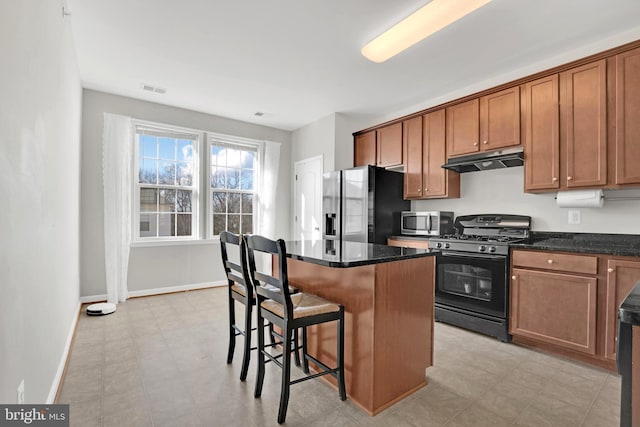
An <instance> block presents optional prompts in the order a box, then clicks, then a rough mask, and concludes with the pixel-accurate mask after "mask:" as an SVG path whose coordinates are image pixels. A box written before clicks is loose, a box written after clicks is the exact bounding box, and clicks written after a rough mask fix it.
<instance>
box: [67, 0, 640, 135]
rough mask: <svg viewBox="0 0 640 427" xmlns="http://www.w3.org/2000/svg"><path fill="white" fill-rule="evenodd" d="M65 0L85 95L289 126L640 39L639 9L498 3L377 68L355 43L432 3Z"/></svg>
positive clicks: (614, 2) (392, 104)
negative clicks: (622, 37) (624, 37)
mask: <svg viewBox="0 0 640 427" xmlns="http://www.w3.org/2000/svg"><path fill="white" fill-rule="evenodd" d="M67 1H68V3H70V8H71V13H72V15H71V22H72V28H73V33H74V36H75V39H76V46H77V54H78V62H79V67H80V74H81V78H82V82H83V86H84V87H86V88H90V89H95V90H100V91H104V92H109V93H115V94H118V95H123V96H128V97H133V98H139V99H144V100H148V101H153V102H158V103H162V104H167V105H172V106H177V107H182V108H187V109H192V110H196V111H201V112H206V113H210V114H215V115H219V116H223V117H229V118H233V119H237V120H242V121H246V122H252V123H258V124H263V125H266V126H271V127H275V128H279V129H285V130H293V129H297V128H299V127H301V126H304V125H306V124H309V123H311V122H314V121H316V120H318V119H319V118H322V117H325V116H327V115H329V114H331V113H334V112H341V113H351V114H362V115H375V116H382V115H385V114H389V113H392V112H394V111H401V110H402V109H406V108H408V107H409V106H412V105H418V104H420V103H421V102H424V101H425V100H435V99H438V98H442V97H443V96H446V95H447V94H450V93H453V92H455V91H456V90H459V89H460V88H463V87H472V86H473V85H474V84H478V83H480V82H485V81H489V80H491V79H492V78H494V77H495V76H496V75H508V74H509V71H511V70H518V69H523V68H525V67H526V66H527V65H529V64H532V63H536V62H540V61H543V60H545V59H546V58H550V57H553V56H558V55H562V54H563V53H566V52H568V51H571V50H574V49H577V48H579V47H581V46H584V45H586V44H593V43H597V42H598V41H599V40H602V39H607V38H611V37H614V36H616V35H617V34H630V33H633V34H636V33H637V34H640V31H638V29H640V24H639V21H638V16H640V1H638V0H493V1H492V2H491V3H489V4H488V5H487V6H485V7H483V8H481V9H479V10H477V11H476V12H474V13H472V14H470V15H468V16H466V17H465V18H462V19H461V20H459V21H458V22H456V23H454V24H452V25H451V26H449V27H447V28H445V29H443V30H441V31H440V32H438V33H436V34H434V35H433V36H431V37H429V38H427V39H425V40H423V41H422V42H420V43H418V44H417V45H415V46H413V47H411V48H409V49H408V50H406V51H405V52H402V53H400V54H399V55H397V56H396V57H394V58H391V59H390V60H388V61H387V62H385V63H382V64H375V63H372V62H369V61H368V60H367V59H365V58H364V57H363V56H362V55H361V54H360V48H361V47H362V46H363V45H364V44H365V43H367V42H368V41H370V40H371V39H372V38H374V37H376V36H377V35H379V34H380V33H381V32H382V31H384V30H385V29H387V28H388V27H390V26H391V25H393V24H395V23H396V22H398V21H399V20H401V19H402V18H404V17H405V16H406V15H408V14H409V13H411V12H413V11H414V10H416V9H418V8H419V7H421V6H422V5H424V4H426V3H427V2H428V1H426V0H394V1H389V0H348V1H344V0H322V1H304V0H302V1H301V0H271V1H266V0H262V1H252V0H249V1H234V0H227V1H220V0H182V1H180V2H177V1H168V0H133V1H132V0H109V1H104V0H67ZM639 38H640V36H639ZM143 83H144V84H150V85H154V86H158V87H161V88H165V89H166V93H165V94H163V95H162V94H158V93H150V92H145V91H143V90H142V88H141V87H142V84H143ZM256 112H261V113H264V115H263V116H262V117H258V116H256V115H254V114H255V113H256Z"/></svg>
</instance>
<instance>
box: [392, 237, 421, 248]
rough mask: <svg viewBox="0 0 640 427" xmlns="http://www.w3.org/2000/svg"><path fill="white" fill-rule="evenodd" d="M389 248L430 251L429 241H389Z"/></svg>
mask: <svg viewBox="0 0 640 427" xmlns="http://www.w3.org/2000/svg"><path fill="white" fill-rule="evenodd" d="M387 246H398V247H401V248H416V249H429V240H428V239H424V240H415V239H387Z"/></svg>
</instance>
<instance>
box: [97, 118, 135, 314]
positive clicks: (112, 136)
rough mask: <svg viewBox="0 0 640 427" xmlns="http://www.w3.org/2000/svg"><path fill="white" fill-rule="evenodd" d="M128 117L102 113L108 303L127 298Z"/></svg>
mask: <svg viewBox="0 0 640 427" xmlns="http://www.w3.org/2000/svg"><path fill="white" fill-rule="evenodd" d="M132 143H133V141H132V131H131V118H129V117H124V116H118V115H115V114H109V113H105V114H104V128H103V134H102V183H103V186H104V253H105V268H106V279H107V302H110V303H114V304H117V303H118V302H121V301H124V300H126V299H127V297H128V291H127V271H128V267H129V246H130V244H131V173H132V172H131V169H132V160H131V159H132V151H131V147H132Z"/></svg>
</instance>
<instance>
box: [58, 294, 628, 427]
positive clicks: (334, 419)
mask: <svg viewBox="0 0 640 427" xmlns="http://www.w3.org/2000/svg"><path fill="white" fill-rule="evenodd" d="M226 304H227V303H226V289H225V288H214V289H207V290H201V291H192V292H185V293H177V294H169V295H162V296H153V297H146V298H136V299H131V300H129V301H127V302H125V303H122V304H120V305H118V311H117V312H116V313H115V314H112V315H109V316H104V317H89V316H86V315H85V314H82V315H81V316H80V319H79V322H78V326H77V332H76V337H75V342H74V345H73V349H72V352H71V359H70V362H69V366H68V370H67V374H66V378H65V380H64V384H63V387H62V391H61V394H60V398H59V403H70V404H71V408H70V411H71V425H72V426H83V427H88V426H118V427H123V426H136V427H137V426H155V427H159V426H249V427H257V426H275V425H277V423H276V415H277V406H278V399H279V390H280V389H279V379H280V376H279V373H280V371H279V369H278V368H277V367H276V366H270V365H271V364H268V365H267V366H268V368H267V373H266V377H265V386H264V391H263V393H262V398H261V399H254V398H253V385H254V376H255V373H254V371H255V369H254V368H255V364H254V363H252V364H251V366H250V370H249V376H248V378H247V381H246V382H245V383H242V382H240V380H239V379H238V376H239V372H240V352H239V348H240V347H241V345H242V341H241V339H240V340H239V344H238V346H237V348H236V359H235V360H234V363H233V364H232V365H227V364H226V363H225V361H226V351H227V342H228V341H227V340H228V337H227V305H226ZM296 370H297V369H293V371H296ZM426 375H427V378H428V381H429V385H427V386H426V387H424V388H422V389H421V390H419V391H418V392H416V393H414V394H413V395H412V396H410V397H408V398H406V399H404V400H403V401H401V402H399V403H398V404H396V405H394V406H392V407H391V408H389V409H387V410H386V411H384V412H382V413H381V414H379V415H377V416H375V417H369V416H368V415H366V414H365V413H364V412H362V411H361V410H360V409H359V408H358V407H356V406H355V405H354V404H353V403H351V402H349V401H348V400H347V401H346V402H341V401H340V400H339V399H338V395H337V392H336V391H334V389H332V388H331V387H330V386H328V385H327V384H325V383H324V382H323V381H322V380H313V381H308V382H304V383H301V384H297V385H294V386H293V387H292V392H291V398H290V403H289V411H288V415H287V422H286V425H292V426H305V427H315V426H332V427H342V426H450V427H453V426H476V427H478V426H479V427H481V426H491V427H499V426H506V425H519V426H536V427H539V426H561V427H565V426H566V427H569V426H584V427H587V426H598V427H606V426H618V425H619V402H620V379H619V377H618V376H617V375H615V374H612V373H608V372H605V371H602V370H598V369H594V368H590V367H587V366H583V365H579V364H576V363H573V362H569V361H566V360H563V359H560V358H557V357H553V356H548V355H545V354H541V353H538V352H535V351H531V350H527V349H524V348H521V347H518V346H515V345H513V344H504V343H501V342H499V341H497V340H495V339H493V338H489V337H485V336H482V335H478V334H475V333H471V332H467V331H464V330H461V329H458V328H455V327H451V326H447V325H444V324H439V323H436V327H435V366H433V367H431V368H429V369H427V373H426Z"/></svg>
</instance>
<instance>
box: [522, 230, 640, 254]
mask: <svg viewBox="0 0 640 427" xmlns="http://www.w3.org/2000/svg"><path fill="white" fill-rule="evenodd" d="M531 234H532V236H531V243H515V244H511V245H510V247H511V248H514V249H539V250H547V251H562V252H578V253H592V254H605V255H616V256H640V235H637V234H597V233H550V232H532V233H531Z"/></svg>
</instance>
